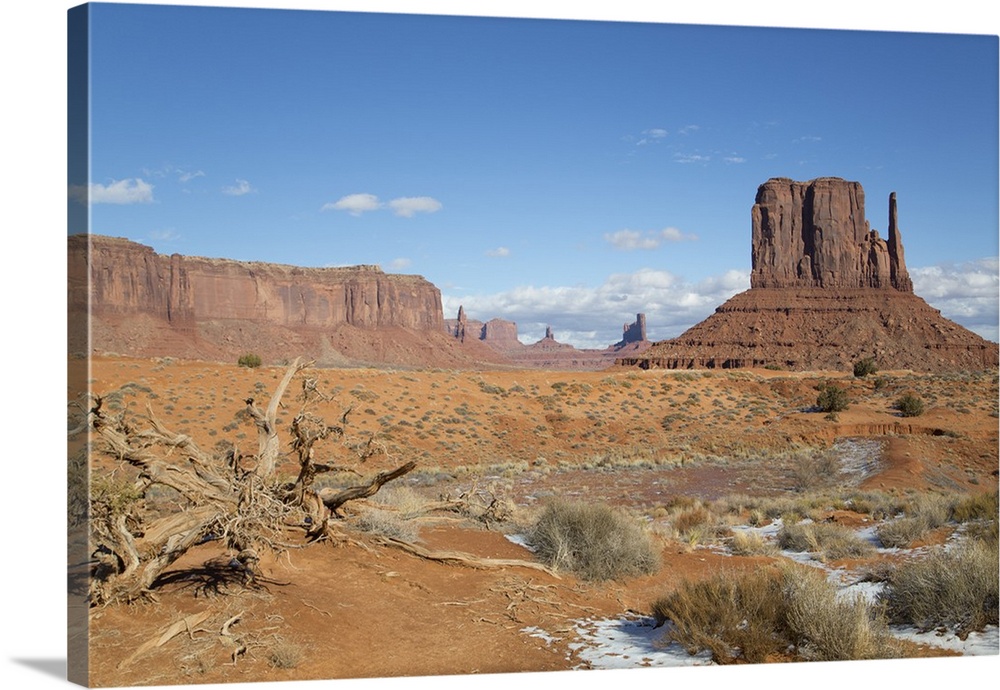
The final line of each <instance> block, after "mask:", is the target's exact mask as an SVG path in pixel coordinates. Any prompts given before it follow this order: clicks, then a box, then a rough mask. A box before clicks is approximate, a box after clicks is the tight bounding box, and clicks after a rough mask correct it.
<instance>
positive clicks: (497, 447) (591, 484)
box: [71, 355, 998, 686]
mask: <svg viewBox="0 0 1000 690" xmlns="http://www.w3.org/2000/svg"><path fill="white" fill-rule="evenodd" d="M285 371H286V367H285V366H283V365H282V364H279V363H267V362H265V363H264V365H263V366H261V367H258V368H249V367H240V366H237V364H236V363H235V362H232V363H218V362H201V361H191V360H181V359H174V358H170V357H152V358H135V357H124V356H116V355H101V356H94V357H92V359H91V362H90V374H89V376H90V379H89V382H88V383H89V388H90V389H91V390H92V391H93V392H94V393H95V394H96V395H99V396H101V398H102V400H103V405H104V409H105V410H106V411H107V412H108V413H109V414H125V415H128V416H129V418H130V419H134V423H135V424H136V425H141V424H144V423H145V420H144V418H145V416H146V415H147V414H149V412H152V414H153V415H155V416H156V418H157V419H159V421H160V422H161V423H162V424H163V425H164V426H165V427H167V428H169V429H170V430H172V431H173V432H176V433H179V434H182V435H184V436H187V437H190V439H192V440H193V441H194V442H195V443H196V444H197V445H198V446H199V447H200V448H203V449H213V448H214V449H216V450H217V451H219V452H222V451H224V450H226V449H229V448H233V447H235V448H237V449H239V448H241V447H243V448H245V449H246V450H247V451H248V452H253V450H254V448H255V444H256V431H255V429H254V424H253V421H252V420H251V419H249V417H248V416H247V414H246V412H245V410H246V403H245V401H246V400H247V399H248V398H256V399H257V400H261V401H266V400H267V399H268V398H269V397H270V395H271V392H272V391H273V390H274V389H275V388H276V386H277V385H278V383H279V381H280V380H281V378H282V376H283V375H284V374H285ZM306 377H308V378H310V379H311V381H312V384H313V385H315V388H316V389H317V390H318V391H320V392H322V393H323V395H322V397H320V398H313V402H311V403H309V404H310V411H311V413H313V414H315V415H318V416H320V417H323V418H324V419H326V420H328V421H330V422H333V421H337V422H338V423H341V422H342V423H343V425H344V431H345V433H344V434H343V436H342V437H338V438H336V439H334V438H330V439H326V440H324V442H323V443H319V444H317V446H316V448H315V452H316V459H317V460H320V459H322V460H323V461H329V462H332V463H337V464H343V465H344V466H351V467H352V468H353V470H354V472H355V473H354V474H351V473H330V474H329V475H325V476H324V477H322V478H321V479H320V480H318V485H322V484H323V483H324V482H325V483H328V484H329V485H330V487H331V488H333V489H338V488H341V487H343V486H346V485H350V484H351V483H352V482H356V480H357V479H358V477H359V476H370V475H372V474H374V473H376V472H381V471H383V470H386V469H390V468H393V467H396V466H398V465H400V464H401V463H404V462H409V461H415V462H416V463H417V466H416V468H415V469H414V470H413V471H411V472H409V473H408V474H406V475H405V476H402V477H400V478H398V479H396V480H394V481H392V482H389V483H387V484H386V485H385V486H384V487H382V489H381V490H380V491H379V492H378V493H376V494H374V495H372V496H370V497H366V498H362V499H360V500H354V501H351V502H349V503H346V504H344V506H343V507H342V509H341V510H340V511H339V514H338V515H336V516H335V518H334V519H333V520H331V529H330V531H329V532H328V534H327V535H325V536H324V538H322V539H319V540H316V541H313V542H311V543H307V541H306V540H305V539H304V537H303V530H302V529H301V528H296V527H295V526H289V528H288V530H287V534H286V535H285V537H284V538H283V539H282V540H281V543H282V545H281V547H280V548H278V549H276V550H273V551H268V552H265V553H261V554H260V562H259V563H258V564H257V565H256V569H255V573H254V576H253V577H252V578H250V577H243V576H242V574H241V576H240V577H236V576H235V575H234V574H233V573H230V572H229V571H227V569H226V567H227V562H229V559H230V558H231V555H227V554H226V552H225V549H224V547H223V545H222V544H221V543H220V542H218V541H213V540H206V541H205V542H204V543H201V544H199V545H197V546H195V547H193V548H191V549H190V550H188V551H187V553H185V555H184V556H183V557H182V558H180V559H179V560H177V561H176V562H175V563H173V564H172V565H171V566H170V567H169V568H168V569H167V571H165V572H164V573H163V575H161V576H160V578H159V579H158V580H157V582H156V583H155V585H154V587H153V588H152V595H153V596H152V597H150V598H148V599H146V600H141V601H136V602H133V603H128V604H109V605H106V606H95V607H92V608H90V609H89V613H88V616H89V627H90V629H89V650H90V656H89V678H90V682H91V684H92V685H95V686H125V685H150V684H152V685H156V684H173V683H210V682H233V681H268V680H299V679H320V678H357V677H395V676H415V675H417V676H419V675H452V674H473V673H507V672H518V671H550V670H551V671H556V670H569V669H586V668H600V667H603V664H604V662H595V661H594V659H595V657H594V655H593V647H594V642H593V637H592V635H590V634H589V633H588V631H590V632H592V631H593V630H594V629H595V626H598V625H607V624H608V622H610V624H611V625H625V624H627V623H628V624H631V625H634V626H644V627H645V630H644V633H643V634H644V635H645V637H644V638H643V639H646V640H652V641H653V643H652V644H647V647H648V649H647V651H646V653H640V654H638V655H632V658H625V659H623V658H620V657H621V656H622V655H621V654H619V655H618V656H619V658H618V659H617V660H616V661H617V662H620V663H618V665H625V666H650V665H657V663H658V662H657V661H656V659H657V656H656V650H657V649H659V648H664V649H665V648H668V647H671V646H672V647H673V648H674V650H675V651H676V650H677V648H678V645H677V643H672V642H671V640H670V639H668V637H667V635H668V630H669V629H670V628H669V626H664V627H661V628H656V629H653V628H652V626H653V625H654V624H655V622H654V621H655V616H654V613H653V608H654V602H656V601H657V600H658V599H661V598H663V597H666V596H668V595H670V594H671V593H673V592H676V591H678V589H679V588H682V587H684V586H685V585H686V584H689V583H693V582H698V581H705V580H708V579H709V578H711V577H713V576H714V575H716V574H718V573H720V572H743V571H746V572H750V571H753V570H760V569H767V568H770V567H778V566H779V565H780V564H781V563H791V562H792V561H793V560H794V561H795V562H796V563H798V564H799V566H801V567H805V568H813V569H816V570H819V571H821V572H823V573H824V574H825V575H826V576H827V577H829V578H830V579H831V581H836V582H837V583H839V585H840V586H842V587H849V586H851V585H858V584H860V583H862V582H872V581H877V580H878V579H879V578H878V576H877V574H878V573H880V572H885V570H886V568H891V567H892V566H893V564H894V563H897V562H899V561H900V560H901V559H907V558H919V557H920V556H921V555H922V554H925V553H926V552H927V551H928V550H933V549H934V548H937V547H940V545H944V544H947V543H950V542H953V541H955V540H956V539H960V538H962V537H963V534H964V532H966V531H968V530H969V524H968V523H963V522H961V521H959V520H956V519H954V517H953V516H954V515H955V511H954V510H953V511H952V513H951V517H949V516H947V515H946V517H945V519H943V520H940V521H938V522H936V523H934V524H933V525H930V526H928V528H927V529H925V530H922V531H920V533H919V534H916V535H914V536H913V538H911V539H908V540H906V543H905V548H887V547H886V544H884V543H879V541H878V537H877V536H875V535H877V534H878V530H879V529H880V528H881V527H882V526H883V525H885V524H887V523H889V522H892V521H894V520H896V521H898V520H901V519H906V516H908V515H911V514H916V513H917V512H919V508H918V507H917V506H918V505H919V504H922V503H925V502H926V497H928V496H930V497H937V498H938V499H939V500H940V501H941V502H944V503H947V504H948V505H950V506H952V508H954V507H955V506H959V505H967V504H968V503H969V502H970V501H973V502H974V501H978V500H982V499H984V497H985V500H986V501H989V497H990V496H991V495H992V496H993V497H994V498H993V500H994V501H995V496H996V490H997V489H996V487H997V472H998V460H997V448H998V426H997V417H998V377H997V373H996V371H995V370H994V371H985V372H974V373H973V372H970V373H950V374H948V373H945V374H924V373H916V372H912V371H877V372H875V373H873V374H871V375H867V376H855V375H854V374H853V373H852V372H848V371H816V372H789V371H780V370H774V369H740V370H713V371H697V370H680V371H672V370H662V369H652V370H642V369H630V368H611V369H607V370H603V371H545V370H518V369H510V368H496V369H488V368H484V369H433V368H408V367H400V368H389V367H382V368H377V367H369V368H311V369H307V370H305V371H304V372H302V374H300V376H299V378H306ZM830 382H832V383H834V384H836V385H837V386H839V387H840V388H842V389H843V390H844V391H846V394H847V397H848V399H849V405H848V407H847V409H845V410H843V411H840V412H837V413H831V414H827V413H824V412H822V411H819V410H818V409H817V407H816V405H817V395H818V392H817V391H818V389H819V388H820V387H821V386H822V385H823V384H827V383H830ZM300 385H301V384H299V383H298V381H297V380H296V381H294V382H293V383H292V385H291V386H289V389H288V390H289V392H288V394H286V396H285V397H284V399H283V402H282V405H281V406H280V407H279V409H278V415H277V422H278V427H279V433H280V434H282V435H284V433H285V429H287V427H288V426H289V424H290V423H291V421H292V419H293V418H294V417H295V416H296V414H298V412H299V411H300V409H301V407H300V406H301V405H304V404H305V403H303V402H300V401H299V400H298V399H297V398H296V396H295V393H296V391H297V390H298V389H297V388H296V386H300ZM906 394H912V395H913V396H916V397H918V398H920V399H921V401H922V402H923V403H924V409H923V412H922V414H919V415H917V416H910V417H905V416H903V415H902V413H901V412H900V410H898V409H897V407H896V403H897V402H898V400H899V399H900V397H901V396H903V395H906ZM345 413H346V414H345ZM372 444H376V445H377V446H378V448H379V452H378V453H373V454H370V455H367V456H366V455H365V454H364V453H362V452H361V449H362V448H363V447H370V446H371V445H372ZM178 455H181V452H180V451H178ZM361 457H365V459H364V462H359V458H361ZM281 458H282V459H281V461H280V462H279V464H278V467H277V471H276V474H277V476H278V477H279V478H280V477H287V478H288V479H289V480H291V479H294V477H295V474H296V472H297V469H298V466H297V463H296V462H295V461H294V460H293V458H292V456H291V452H290V449H289V447H288V446H287V445H285V446H283V448H282V452H281ZM178 461H179V462H180V460H178ZM92 463H93V466H92V468H91V471H92V473H93V476H95V477H96V476H101V477H104V478H111V479H113V480H116V481H117V480H121V481H123V482H129V481H134V479H135V476H134V473H135V470H134V468H132V467H130V466H129V465H128V463H125V462H122V461H120V460H118V459H116V458H114V457H112V456H110V455H108V454H103V455H102V454H99V453H95V454H94V456H93V458H92ZM92 491H93V488H92ZM156 500H157V501H158V502H159V504H158V509H160V510H164V511H169V510H184V509H185V507H184V506H183V505H182V502H181V501H179V499H178V498H177V497H176V496H172V495H170V493H169V492H162V493H161V494H158V495H157V496H156ZM556 501H570V502H583V503H585V504H591V505H597V504H603V505H607V506H610V507H612V508H613V509H614V510H615V511H617V512H618V513H619V514H621V515H624V516H626V517H627V518H628V519H629V520H631V521H633V522H634V523H636V524H637V525H640V526H641V528H642V530H643V531H644V533H645V534H647V535H648V536H649V538H650V540H651V544H652V546H653V550H654V552H655V556H656V562H655V565H654V566H653V567H652V569H651V571H649V572H646V573H644V574H638V575H628V576H623V577H615V578H611V579H595V578H588V577H585V576H582V575H580V574H578V573H574V572H572V571H568V570H566V569H560V568H558V567H546V566H544V565H543V563H542V559H541V558H540V557H539V556H538V555H537V554H535V553H533V552H532V551H531V550H530V549H529V548H526V546H525V543H526V542H525V537H524V535H526V534H528V533H530V531H531V528H532V525H534V524H535V523H536V521H537V520H538V518H539V515H540V514H541V513H542V512H543V511H544V510H545V509H546V507H547V506H548V505H550V504H552V503H553V502H556ZM171 502H173V504H172V503H171ZM887 505H888V506H892V509H890V510H887V509H885V507H884V506H887ZM995 519H996V517H995V514H994V516H993V524H994V525H995V524H996V523H995ZM782 521H783V523H784V524H785V525H786V526H787V525H789V524H792V523H794V522H802V523H804V524H810V523H812V524H828V523H831V524H834V525H838V526H843V527H845V528H849V529H853V530H856V531H859V533H861V534H865V535H867V537H866V538H867V540H868V541H869V542H870V543H871V548H867V549H865V550H863V551H861V552H859V553H857V554H855V553H851V554H850V555H842V554H839V553H835V552H832V551H825V550H824V549H823V547H822V546H821V545H816V547H815V550H812V551H810V550H809V549H808V548H803V547H799V548H798V550H797V552H796V553H797V555H796V556H794V557H790V556H789V549H788V548H786V547H782V548H780V549H779V548H777V547H776V545H775V544H760V543H758V547H759V548H748V547H747V545H746V540H744V539H741V538H740V534H741V533H744V534H745V532H746V531H747V530H753V529H757V530H760V532H759V533H760V534H762V535H767V534H768V532H767V526H768V525H780V524H781V522H782ZM994 529H995V527H994ZM866 530H867V531H866ZM882 534H883V536H885V535H888V534H890V531H888V530H887V531H884V532H883V533H882ZM773 539H774V535H773V533H772V534H771V536H770V537H767V536H765V537H764V539H763V540H762V541H764V542H767V541H768V540H772V541H773ZM994 539H995V537H994ZM885 541H888V539H885ZM897 541H898V544H897V545H902V544H903V541H902V540H897ZM83 565H85V564H81V566H83ZM85 572H86V571H85V568H83V567H81V570H79V571H78V573H79V574H80V575H81V580H80V586H82V587H86V577H85ZM71 574H72V573H71ZM615 621H618V623H615ZM661 622H662V621H661ZM980 627H982V626H980ZM995 627H996V626H995V625H993V626H992V628H993V629H994V630H995ZM961 633H962V635H963V637H965V636H968V635H970V631H969V630H964V631H961ZM979 633H980V631H975V632H972V633H971V635H972V636H973V637H975V635H977V634H979ZM933 642H934V632H933V631H930V632H929V633H926V634H924V635H911V636H910V637H909V638H907V639H903V638H902V637H899V639H896V641H895V642H894V645H895V646H894V648H893V649H894V650H895V651H894V655H898V656H902V657H920V656H937V655H947V654H955V653H958V652H955V651H953V650H949V649H946V648H943V647H940V646H936V645H935V644H932V643H933ZM993 653H996V650H995V649H994V650H993ZM612 655H613V653H612ZM624 656H626V657H628V656H629V655H628V654H625V655H624ZM679 656H680V657H682V658H683V656H685V653H684V652H683V650H682V651H681V652H680V653H679ZM691 659H692V660H693V661H697V662H700V663H707V662H708V661H709V657H706V655H705V654H704V653H702V654H700V655H695V656H691ZM766 660H767V661H775V662H779V661H790V660H795V657H794V656H793V655H791V654H789V655H787V656H786V657H784V658H782V656H781V655H778V656H772V657H769V658H767V659H766ZM605 661H607V658H606V657H605ZM613 665H614V664H613Z"/></svg>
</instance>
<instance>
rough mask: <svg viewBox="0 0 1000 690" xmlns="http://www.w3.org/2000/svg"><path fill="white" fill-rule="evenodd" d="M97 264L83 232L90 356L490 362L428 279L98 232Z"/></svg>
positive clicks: (78, 305)
mask: <svg viewBox="0 0 1000 690" xmlns="http://www.w3.org/2000/svg"><path fill="white" fill-rule="evenodd" d="M87 257H88V238H87V237H86V236H83V235H77V236H71V237H70V238H69V268H70V271H69V277H70V295H69V302H70V313H71V316H72V314H73V313H77V314H78V315H79V314H80V313H85V312H86V310H87V308H88V305H89V308H90V315H91V318H92V324H93V336H92V337H93V342H92V343H90V344H89V347H90V349H97V350H100V351H113V352H118V353H120V354H131V355H140V356H151V355H173V356H178V357H199V358H223V359H229V358H232V357H233V356H234V355H238V354H240V353H241V352H243V351H248V350H252V351H256V352H258V353H259V354H261V355H262V356H264V357H265V358H270V359H272V360H273V359H274V358H291V357H294V356H296V355H299V354H303V355H305V356H310V357H315V358H317V359H318V360H320V361H325V362H336V363H343V361H344V360H345V359H354V358H358V359H360V360H362V361H380V360H379V359H378V358H385V359H383V360H381V361H389V362H398V363H444V362H451V363H458V362H459V361H461V360H464V359H468V358H469V357H472V356H473V355H474V356H475V357H477V358H478V359H480V360H481V359H482V358H483V356H486V357H487V358H488V357H489V355H490V351H489V350H488V349H487V348H483V347H481V346H479V345H475V344H473V346H471V347H470V348H464V349H463V348H462V347H460V346H461V345H462V343H460V342H459V343H456V342H455V341H454V339H448V338H447V334H446V333H445V332H444V330H445V323H444V317H443V313H442V310H441V293H440V291H439V290H438V289H437V288H436V287H435V286H434V285H433V284H431V283H430V282H428V281H427V280H425V279H424V278H422V277H420V276H408V275H390V274H386V273H383V272H382V270H381V269H380V268H378V267H377V266H356V267H350V268H300V267H297V266H287V265H281V264H270V263H260V262H241V261H231V260H227V259H207V258H201V257H187V256H181V255H178V254H174V255H171V256H165V255H160V254H157V253H156V252H154V251H153V249H152V248H150V247H147V246H144V245H141V244H138V243H136V242H131V241H129V240H125V239H120V238H111V237H103V236H99V235H92V236H90V237H89V261H88V259H87ZM88 278H89V287H88ZM85 347H86V346H81V349H85ZM465 350H468V353H465V354H463V352H465ZM472 350H475V352H474V353H473V352H472Z"/></svg>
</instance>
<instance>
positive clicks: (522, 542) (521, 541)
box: [503, 534, 535, 553]
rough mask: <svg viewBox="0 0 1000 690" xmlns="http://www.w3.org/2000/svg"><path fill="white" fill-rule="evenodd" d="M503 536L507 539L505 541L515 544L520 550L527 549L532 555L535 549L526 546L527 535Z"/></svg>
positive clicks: (528, 545)
mask: <svg viewBox="0 0 1000 690" xmlns="http://www.w3.org/2000/svg"><path fill="white" fill-rule="evenodd" d="M503 536H505V537H506V538H507V541H509V542H510V543H511V544H517V545H518V546H520V547H521V548H524V549H527V550H528V551H531V552H532V553H534V552H535V548H534V547H533V546H531V545H530V544H528V537H527V535H525V534H505V535H503Z"/></svg>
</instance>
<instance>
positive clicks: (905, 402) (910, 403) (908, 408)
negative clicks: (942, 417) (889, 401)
mask: <svg viewBox="0 0 1000 690" xmlns="http://www.w3.org/2000/svg"><path fill="white" fill-rule="evenodd" d="M892 406H893V408H894V409H896V410H899V413H900V414H902V415H903V416H904V417H919V416H920V415H922V414H923V413H924V401H923V400H922V399H920V397H918V396H916V395H914V394H913V393H907V394H906V395H903V396H902V397H900V398H897V400H896V402H895V403H893V405H892Z"/></svg>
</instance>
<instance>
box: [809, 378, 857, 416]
mask: <svg viewBox="0 0 1000 690" xmlns="http://www.w3.org/2000/svg"><path fill="white" fill-rule="evenodd" d="M849 405H850V400H849V399H848V397H847V391H846V390H844V389H843V388H841V387H840V386H838V385H836V384H833V383H826V384H824V385H823V386H822V388H820V393H819V395H818V396H817V397H816V407H818V408H819V410H820V412H827V413H833V412H843V411H844V410H846V409H847V407H848V406H849Z"/></svg>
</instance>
